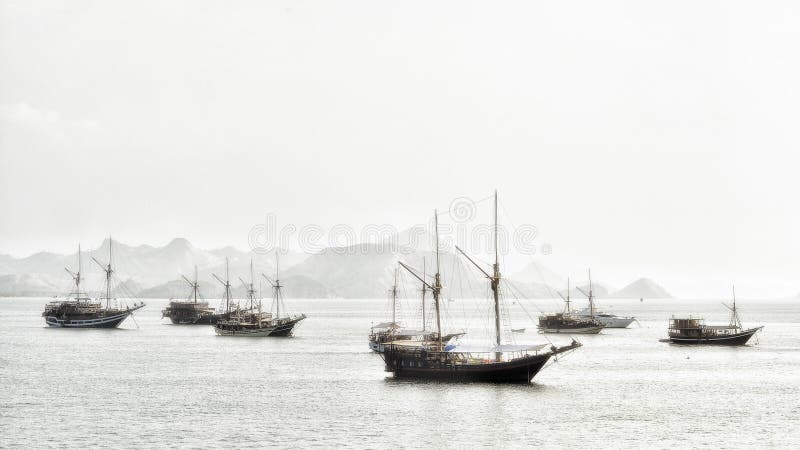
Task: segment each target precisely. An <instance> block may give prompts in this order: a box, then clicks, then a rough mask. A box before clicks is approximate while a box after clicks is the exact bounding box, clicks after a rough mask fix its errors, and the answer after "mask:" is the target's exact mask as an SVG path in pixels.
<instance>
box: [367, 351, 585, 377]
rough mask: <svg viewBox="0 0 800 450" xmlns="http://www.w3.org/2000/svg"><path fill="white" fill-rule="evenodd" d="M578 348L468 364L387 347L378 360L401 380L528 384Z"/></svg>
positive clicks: (448, 355)
mask: <svg viewBox="0 0 800 450" xmlns="http://www.w3.org/2000/svg"><path fill="white" fill-rule="evenodd" d="M580 346H581V344H580V343H579V342H575V341H573V342H572V343H571V344H570V345H567V346H564V347H559V348H556V347H551V349H550V350H549V351H547V352H543V353H537V354H527V355H525V356H521V357H519V358H514V359H512V360H510V361H499V362H494V361H487V360H484V361H481V362H472V363H467V362H464V361H460V360H459V354H452V353H448V352H433V353H427V352H426V351H425V350H414V351H408V350H404V349H402V347H399V346H394V345H388V346H386V348H385V350H384V352H383V353H382V354H381V357H382V358H383V361H384V362H385V364H386V368H385V370H386V371H387V372H392V373H393V374H394V376H395V378H400V379H404V378H405V379H420V380H436V381H445V382H487V383H523V384H527V383H530V382H531V380H532V379H533V377H534V376H536V374H537V373H539V371H540V370H542V367H544V365H545V364H546V363H547V361H548V360H549V359H550V358H551V357H553V356H554V355H556V354H559V353H565V352H568V351H570V350H574V349H576V348H578V347H580ZM487 356H488V355H487Z"/></svg>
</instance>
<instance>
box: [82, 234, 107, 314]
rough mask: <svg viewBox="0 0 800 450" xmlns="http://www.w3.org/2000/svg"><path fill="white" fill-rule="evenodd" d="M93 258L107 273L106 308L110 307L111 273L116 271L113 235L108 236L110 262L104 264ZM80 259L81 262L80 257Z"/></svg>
mask: <svg viewBox="0 0 800 450" xmlns="http://www.w3.org/2000/svg"><path fill="white" fill-rule="evenodd" d="M92 260H93V261H94V262H95V263H97V265H98V266H100V268H101V269H103V271H104V272H105V273H106V309H108V306H109V301H110V300H111V274H112V273H114V271H113V270H112V269H111V236H109V237H108V264H106V265H105V266H104V265H103V264H102V263H101V262H100V261H98V260H97V258H95V257H94V256H92ZM78 261H79V262H80V259H79V260H78Z"/></svg>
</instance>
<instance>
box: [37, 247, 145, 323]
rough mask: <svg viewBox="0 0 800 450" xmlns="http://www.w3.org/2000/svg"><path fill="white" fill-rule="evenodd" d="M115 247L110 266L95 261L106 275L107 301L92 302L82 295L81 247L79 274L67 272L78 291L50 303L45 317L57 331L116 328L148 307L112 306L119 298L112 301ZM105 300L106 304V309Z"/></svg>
mask: <svg viewBox="0 0 800 450" xmlns="http://www.w3.org/2000/svg"><path fill="white" fill-rule="evenodd" d="M111 247H112V241H111V239H110V238H109V240H108V264H101V263H100V261H98V260H97V259H95V258H92V260H93V261H94V262H96V263H97V265H98V266H100V268H101V269H103V271H104V272H105V274H106V281H105V295H106V296H105V297H100V298H99V299H92V298H90V297H89V295H88V294H87V293H85V292H83V291H81V281H82V280H83V278H82V268H83V267H82V264H81V247H80V245H79V246H78V271H77V272H72V271H71V270H69V269H66V268H65V269H64V270H66V271H67V272H69V274H70V275H71V276H72V279H73V281H74V282H75V290H74V291H73V292H70V293H69V294H68V295H67V298H66V299H64V300H57V301H54V302H50V303H48V304H47V305H45V307H44V312H43V313H42V317H44V320H45V323H47V325H48V326H51V327H57V328H116V327H118V326H119V325H120V324H121V323H122V322H123V321H124V320H125V319H127V318H128V316H130V315H132V314H133V312H134V311H136V310H138V309H141V308H143V307H144V303H140V304H138V305H137V304H136V303H134V304H133V307H125V308H122V307H119V306H112V305H111V302H112V301H113V302H114V303H118V300H117V299H116V298H113V299H112V298H111V295H112V294H113V288H112V284H113V273H114V270H113V269H112V267H111V256H112V254H111ZM102 300H105V306H104V305H103V302H102Z"/></svg>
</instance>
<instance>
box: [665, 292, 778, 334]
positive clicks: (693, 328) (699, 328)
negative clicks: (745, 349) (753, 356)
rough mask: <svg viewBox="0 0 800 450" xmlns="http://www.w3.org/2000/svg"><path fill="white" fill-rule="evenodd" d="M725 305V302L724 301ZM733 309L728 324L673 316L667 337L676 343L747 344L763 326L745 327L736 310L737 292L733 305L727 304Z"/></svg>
mask: <svg viewBox="0 0 800 450" xmlns="http://www.w3.org/2000/svg"><path fill="white" fill-rule="evenodd" d="M723 305H724V303H723ZM725 307H726V308H728V309H730V310H731V318H730V322H729V323H728V325H720V326H715V325H706V324H705V321H704V320H703V319H695V318H692V317H691V316H690V317H689V318H675V317H673V318H671V319H670V322H669V330H668V335H669V337H668V338H667V339H666V340H667V341H669V342H672V343H674V344H695V345H745V344H747V341H749V340H750V338H751V337H753V335H755V334H756V333H757V332H758V331H760V330H761V329H762V328H764V327H763V326H759V327H755V328H748V329H745V328H744V327H742V322H741V320H739V313H738V312H737V311H736V293H735V292H734V295H733V306H728V305H725Z"/></svg>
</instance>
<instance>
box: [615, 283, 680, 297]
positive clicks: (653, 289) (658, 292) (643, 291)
mask: <svg viewBox="0 0 800 450" xmlns="http://www.w3.org/2000/svg"><path fill="white" fill-rule="evenodd" d="M611 296H612V297H615V298H672V295H670V293H669V292H667V291H666V289H664V288H663V287H661V286H660V285H658V284H657V283H656V282H655V281H653V280H651V279H649V278H639V279H638V280H636V281H634V282H633V283H631V284H629V285H627V286H625V287H624V288H622V289H620V290H618V291H616V292H614V293H613V294H611Z"/></svg>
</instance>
